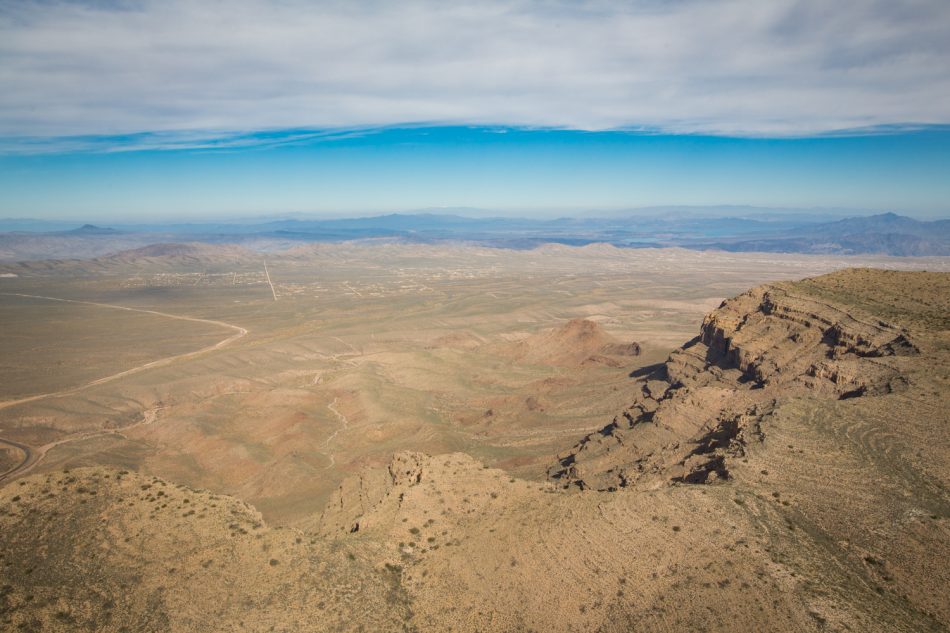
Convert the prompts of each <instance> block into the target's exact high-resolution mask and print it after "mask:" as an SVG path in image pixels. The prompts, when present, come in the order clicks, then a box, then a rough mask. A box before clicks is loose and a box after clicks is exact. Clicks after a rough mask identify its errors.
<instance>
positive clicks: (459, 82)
mask: <svg viewBox="0 0 950 633" xmlns="http://www.w3.org/2000/svg"><path fill="white" fill-rule="evenodd" d="M416 123H435V124H488V125H493V124H494V125H510V126H539V127H559V128H575V129H591V130H595V129H612V128H631V127H632V128H648V129H658V130H662V131H672V132H709V133H718V134H737V135H798V134H815V133H822V132H828V131H833V130H840V129H848V128H858V127H867V126H879V125H888V124H905V123H914V124H947V123H950V2H947V1H946V0H916V1H914V0H906V1H903V2H901V1H895V0H891V1H875V0H836V1H835V2H828V1H827V0H767V1H762V0H748V1H747V0H723V1H721V2H701V1H698V0H696V1H691V0H685V1H683V0H681V1H676V0H671V1H667V2H662V1H660V0H655V1H649V2H647V1H640V2H619V1H603V2H586V3H581V2H570V1H568V0H563V1H562V2H531V1H521V2H511V1H508V2H501V1H497V0H496V1H489V2H481V3H474V2H458V3H454V2H437V1H432V2H426V1H412V0H410V1H406V2H384V1H381V0H380V1H374V0H370V1H363V2H346V1H338V2H317V3H314V2H305V1H302V0H277V1H274V0H271V1H264V0H237V1H229V2H225V1H206V2H200V1H198V0H154V1H145V2H123V1H113V2H108V3H102V2H99V3H91V2H89V3H76V2H50V1H36V2H3V1H2V0H0V136H6V137H34V141H33V142H34V143H36V138H37V137H38V138H48V137H61V136H68V135H117V134H131V133H141V132H147V133H150V134H149V135H148V139H149V142H150V143H155V142H158V143H159V144H160V143H161V142H162V141H161V139H176V138H177V139H178V141H176V142H183V141H184V142H187V140H188V139H196V138H204V139H207V138H213V137H216V136H227V135H230V134H231V133H234V132H244V131H251V130H264V129H281V128H297V129H301V128H302V129H333V128H354V127H368V126H387V125H401V124H416ZM9 143H10V139H9V138H8V140H7V143H5V145H9ZM40 144H42V143H40Z"/></svg>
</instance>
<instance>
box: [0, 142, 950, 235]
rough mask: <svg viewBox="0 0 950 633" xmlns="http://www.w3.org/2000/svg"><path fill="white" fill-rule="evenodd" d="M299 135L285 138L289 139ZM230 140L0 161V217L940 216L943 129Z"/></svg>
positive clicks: (946, 145)
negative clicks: (645, 212)
mask: <svg viewBox="0 0 950 633" xmlns="http://www.w3.org/2000/svg"><path fill="white" fill-rule="evenodd" d="M298 136H299V134H288V135H287V137H288V138H294V139H297V137H298ZM281 138H283V135H276V136H275V135H268V138H267V141H266V142H265V141H259V142H260V143H261V145H255V144H253V143H252V145H254V146H253V147H241V148H239V149H175V150H167V149H162V150H136V151H123V152H93V151H86V152H81V153H66V154H63V153H43V154H32V155H16V156H7V157H2V158H0V190H2V191H3V192H4V193H3V196H2V198H3V200H2V204H3V206H4V212H5V213H4V214H5V215H7V216H9V217H51V218H70V219H76V220H85V219H91V220H96V221H103V220H104V221H108V220H123V221H134V220H137V219H143V220H144V219H149V220H151V219H162V218H188V217H208V218H214V217H218V218H227V217H236V216H256V215H267V214H285V213H291V212H295V213H314V214H318V215H332V216H338V215H353V214H359V213H381V212H390V211H400V210H412V209H422V208H433V207H441V206H445V207H479V208H483V209H492V210H498V211H505V212H508V213H517V214H524V215H552V214H564V213H574V212H584V213H589V212H593V211H609V210H612V209H621V208H630V207H640V206H653V205H720V204H746V205H754V206H778V207H806V208H808V207H846V208H855V209H862V210H863V209H867V210H881V211H885V210H897V211H900V212H903V213H907V214H910V215H914V216H919V217H941V216H946V215H948V210H950V209H948V201H950V178H948V177H947V176H948V174H950V130H948V129H942V128H941V129H928V130H923V131H917V132H913V133H911V132H904V133H889V134H874V135H857V136H828V137H806V138H791V139H790V138H782V139H775V138H729V137H713V136H701V135H668V134H642V133H624V132H583V131H540V130H519V129H503V128H490V129H489V128H469V127H436V128H409V129H406V128H402V129H385V130H377V131H365V132H363V133H361V134H357V135H353V134H347V135H340V136H331V137H322V138H321V139H320V140H312V139H311V140H302V141H301V140H295V141H294V142H293V143H289V144H280V143H276V142H275V140H277V139H281Z"/></svg>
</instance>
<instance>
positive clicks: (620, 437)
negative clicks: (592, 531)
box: [549, 283, 918, 490]
mask: <svg viewBox="0 0 950 633" xmlns="http://www.w3.org/2000/svg"><path fill="white" fill-rule="evenodd" d="M917 353H918V349H917V347H916V346H915V345H914V343H913V342H912V341H911V339H910V337H909V335H908V333H907V332H906V331H905V330H903V329H901V328H899V327H897V326H895V325H893V324H889V323H886V322H883V321H881V320H878V319H874V318H871V317H866V316H864V315H859V314H857V313H856V312H855V311H854V310H849V309H847V308H845V307H843V306H838V305H832V304H829V303H823V302H821V301H820V300H817V299H815V298H813V297H810V296H808V295H806V294H805V293H804V292H800V291H798V290H797V289H796V286H795V284H790V283H786V284H773V285H767V286H762V287H759V288H755V289H753V290H751V291H749V292H747V293H745V294H742V295H740V296H738V297H736V298H734V299H730V300H728V301H725V302H724V303H723V304H722V305H721V306H720V307H719V308H718V309H716V310H715V311H713V312H712V313H711V314H709V315H708V316H707V317H706V319H705V321H704V322H703V325H702V330H701V333H700V335H699V336H698V337H696V338H695V339H693V340H692V341H690V342H689V343H687V344H686V345H684V346H683V347H681V348H680V349H678V350H676V351H674V352H673V353H672V354H671V355H670V357H669V359H668V360H667V361H666V363H664V364H662V365H660V366H656V367H652V368H646V370H642V371H640V372H634V375H633V376H634V377H635V378H636V379H637V380H636V383H635V385H634V389H633V393H634V401H633V403H632V404H631V406H630V407H629V408H627V409H626V410H625V411H623V412H622V413H621V414H620V415H619V416H617V417H616V418H614V420H613V421H612V422H611V423H610V424H609V425H607V426H606V427H604V428H603V429H602V430H600V431H598V432H597V433H593V434H591V435H588V436H587V437H585V438H583V439H582V440H581V441H580V442H579V443H578V444H577V445H575V446H574V447H573V448H571V449H570V450H569V451H567V452H566V453H564V454H561V455H559V456H558V462H557V464H556V465H555V466H553V467H552V468H551V469H550V470H549V475H550V477H551V478H552V479H554V480H556V481H559V482H561V483H563V484H564V485H567V486H578V487H581V488H593V489H597V490H613V489H616V488H620V487H625V486H630V485H634V484H647V485H654V484H656V483H657V482H662V481H667V482H669V481H672V482H677V481H679V482H689V483H707V482H711V481H715V480H717V479H722V478H728V477H729V460H730V459H732V458H735V457H737V456H741V455H743V454H744V451H745V447H746V446H747V444H748V443H749V442H751V441H757V440H760V439H761V438H762V436H763V424H762V421H763V419H764V417H765V416H767V415H768V413H769V411H771V410H772V408H773V407H774V404H775V403H776V401H778V400H779V399H782V398H789V397H795V396H807V397H821V398H833V399H845V398H852V397H858V396H865V395H880V394H884V393H890V392H892V391H895V390H898V389H901V388H902V386H903V379H902V377H901V375H900V371H899V369H898V368H896V367H895V366H894V365H893V364H892V363H889V362H888V359H889V358H893V357H896V356H901V355H913V354H917ZM638 374H639V375H638Z"/></svg>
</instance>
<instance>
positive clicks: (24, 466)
mask: <svg viewBox="0 0 950 633" xmlns="http://www.w3.org/2000/svg"><path fill="white" fill-rule="evenodd" d="M0 295H4V296H8V297H24V298H27V299H43V300H45V301H61V302H63V303H79V304H83V305H90V306H97V307H100V308H111V309H113V310H126V311H128V312H141V313H143V314H154V315H156V316H160V317H166V318H169V319H177V320H179V321H192V322H195V323H209V324H211V325H217V326H220V327H223V328H228V329H230V330H234V334H232V335H231V336H229V337H227V338H226V339H223V340H221V341H218V342H217V343H214V344H213V345H208V346H207V347H202V348H201V349H198V350H194V351H192V352H185V353H183V354H176V355H174V356H167V357H165V358H160V359H158V360H153V361H151V362H148V363H145V364H143V365H139V366H137V367H133V368H131V369H126V370H124V371H120V372H118V373H115V374H111V375H109V376H105V377H103V378H97V379H96V380H92V381H90V382H87V383H84V384H82V385H79V386H78V387H70V388H68V389H63V390H61V391H53V392H50V393H41V394H37V395H33V396H28V397H26V398H18V399H16V400H5V401H0V410H2V409H7V408H9V407H13V406H16V405H18V404H26V403H28V402H35V401H37V400H43V399H44V398H58V397H61V396H68V395H72V394H74V393H78V392H80V391H83V390H84V389H88V388H89V387H95V386H97V385H101V384H104V383H107V382H111V381H113V380H117V379H119V378H124V377H125V376H130V375H132V374H137V373H139V372H142V371H145V370H147V369H155V368H156V367H165V366H166V365H170V364H172V363H174V362H177V361H180V360H185V359H187V358H192V357H194V356H198V355H200V354H204V353H206V352H211V351H214V350H218V349H221V348H223V347H226V346H228V345H230V344H231V343H233V342H234V341H236V340H238V339H240V338H242V337H244V336H246V335H247V329H246V328H243V327H240V326H238V325H232V324H231V323H225V322H224V321H215V320H213V319H201V318H198V317H189V316H182V315H179V314H169V313H167V312H159V311H157V310H145V309H142V308H130V307H128V306H120V305H113V304H110V303H96V302H94V301H79V300H77V299H61V298H59V297H45V296H42V295H29V294H22V293H18V292H3V293H0ZM157 412H158V409H154V410H153V409H150V410H148V411H146V412H145V413H144V418H143V420H142V421H140V422H136V423H135V424H133V425H130V426H126V427H123V428H120V429H108V430H103V431H93V432H87V433H81V434H77V435H71V436H69V437H65V438H63V439H61V440H57V441H55V442H51V443H49V444H45V445H43V446H40V447H33V446H28V445H26V444H21V443H20V442H15V441H13V440H9V439H5V438H2V437H0V444H6V445H7V446H11V447H13V448H14V449H16V450H18V451H20V452H22V453H23V459H22V460H21V461H20V463H19V464H17V465H16V466H14V467H13V468H11V469H9V470H7V471H6V472H4V473H0V483H2V482H3V481H4V480H6V479H9V478H10V477H14V476H16V475H22V474H24V473H26V472H28V471H29V470H31V469H32V468H33V467H34V466H36V465H37V464H38V463H39V462H40V461H41V460H42V459H43V457H44V456H45V455H46V452H47V451H48V450H49V449H51V448H53V447H54V446H59V445H60V444H65V443H67V442H75V441H78V440H83V439H88V438H90V437H97V436H99V435H113V434H121V433H122V432H123V431H127V430H129V429H131V428H134V427H136V426H140V425H142V424H149V423H151V422H152V421H153V420H154V419H155V417H156V416H157Z"/></svg>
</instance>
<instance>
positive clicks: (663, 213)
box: [0, 207, 950, 261]
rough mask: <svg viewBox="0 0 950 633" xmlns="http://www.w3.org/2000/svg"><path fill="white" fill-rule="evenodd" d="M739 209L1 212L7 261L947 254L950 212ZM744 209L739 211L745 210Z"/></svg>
mask: <svg viewBox="0 0 950 633" xmlns="http://www.w3.org/2000/svg"><path fill="white" fill-rule="evenodd" d="M717 210H718V211H719V212H720V213H721V212H723V211H729V212H735V213H736V214H737V215H726V216H715V215H713V214H712V212H710V211H705V212H703V210H702V209H700V210H697V209H693V208H676V209H668V210H662V209H657V210H650V212H640V213H637V214H630V215H617V216H612V217H590V218H557V219H532V218H513V217H467V216H463V215H454V214H446V213H413V214H390V215H380V216H374V217H361V218H346V219H332V220H314V219H281V220H270V221H264V222H248V223H236V222H235V223H196V224H155V225H146V226H136V225H121V224H120V225H116V226H114V227H100V226H95V225H92V224H85V225H83V226H80V227H78V228H70V229H68V230H64V228H63V226H62V225H61V224H59V223H57V224H55V225H50V227H51V228H52V226H55V230H48V231H36V230H33V231H27V230H24V228H23V227H32V228H34V229H35V228H36V227H41V226H44V225H43V224H42V222H41V221H31V220H12V221H0V228H9V227H17V230H14V231H11V232H7V233H0V261H19V260H37V259H50V258H89V257H99V256H102V255H107V254H111V253H115V252H117V251H120V250H127V249H134V248H140V247H143V246H148V245H151V244H156V243H171V242H204V243H213V244H237V245H241V246H244V247H246V248H250V249H253V250H261V251H269V250H281V249H285V248H290V247H292V246H294V245H297V244H300V243H307V242H340V241H350V240H366V239H386V240H397V241H405V242H414V243H436V242H446V241H451V242H465V243H472V244H478V245H483V246H490V247H498V248H516V249H526V248H534V247H536V246H539V245H541V244H548V243H557V244H566V245H576V246H582V245H586V244H591V243H596V242H603V243H608V244H612V245H614V246H618V247H625V248H645V247H681V248H689V249H695V250H712V249H715V250H725V251H733V252H752V251H761V252H784V253H815V254H838V255H840V254H870V253H874V254H886V255H896V256H924V255H939V256H945V255H950V220H936V221H929V222H926V221H920V220H915V219H913V218H909V217H905V216H900V215H897V214H894V213H884V214H879V215H872V216H859V217H851V218H844V219H840V218H838V217H834V216H831V217H829V215H828V214H824V215H823V214H818V213H802V214H798V215H796V214H795V213H792V212H788V213H773V214H769V213H765V212H762V211H761V210H756V209H751V208H741V207H729V208H727V209H720V208H717ZM739 214H741V215H739Z"/></svg>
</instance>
